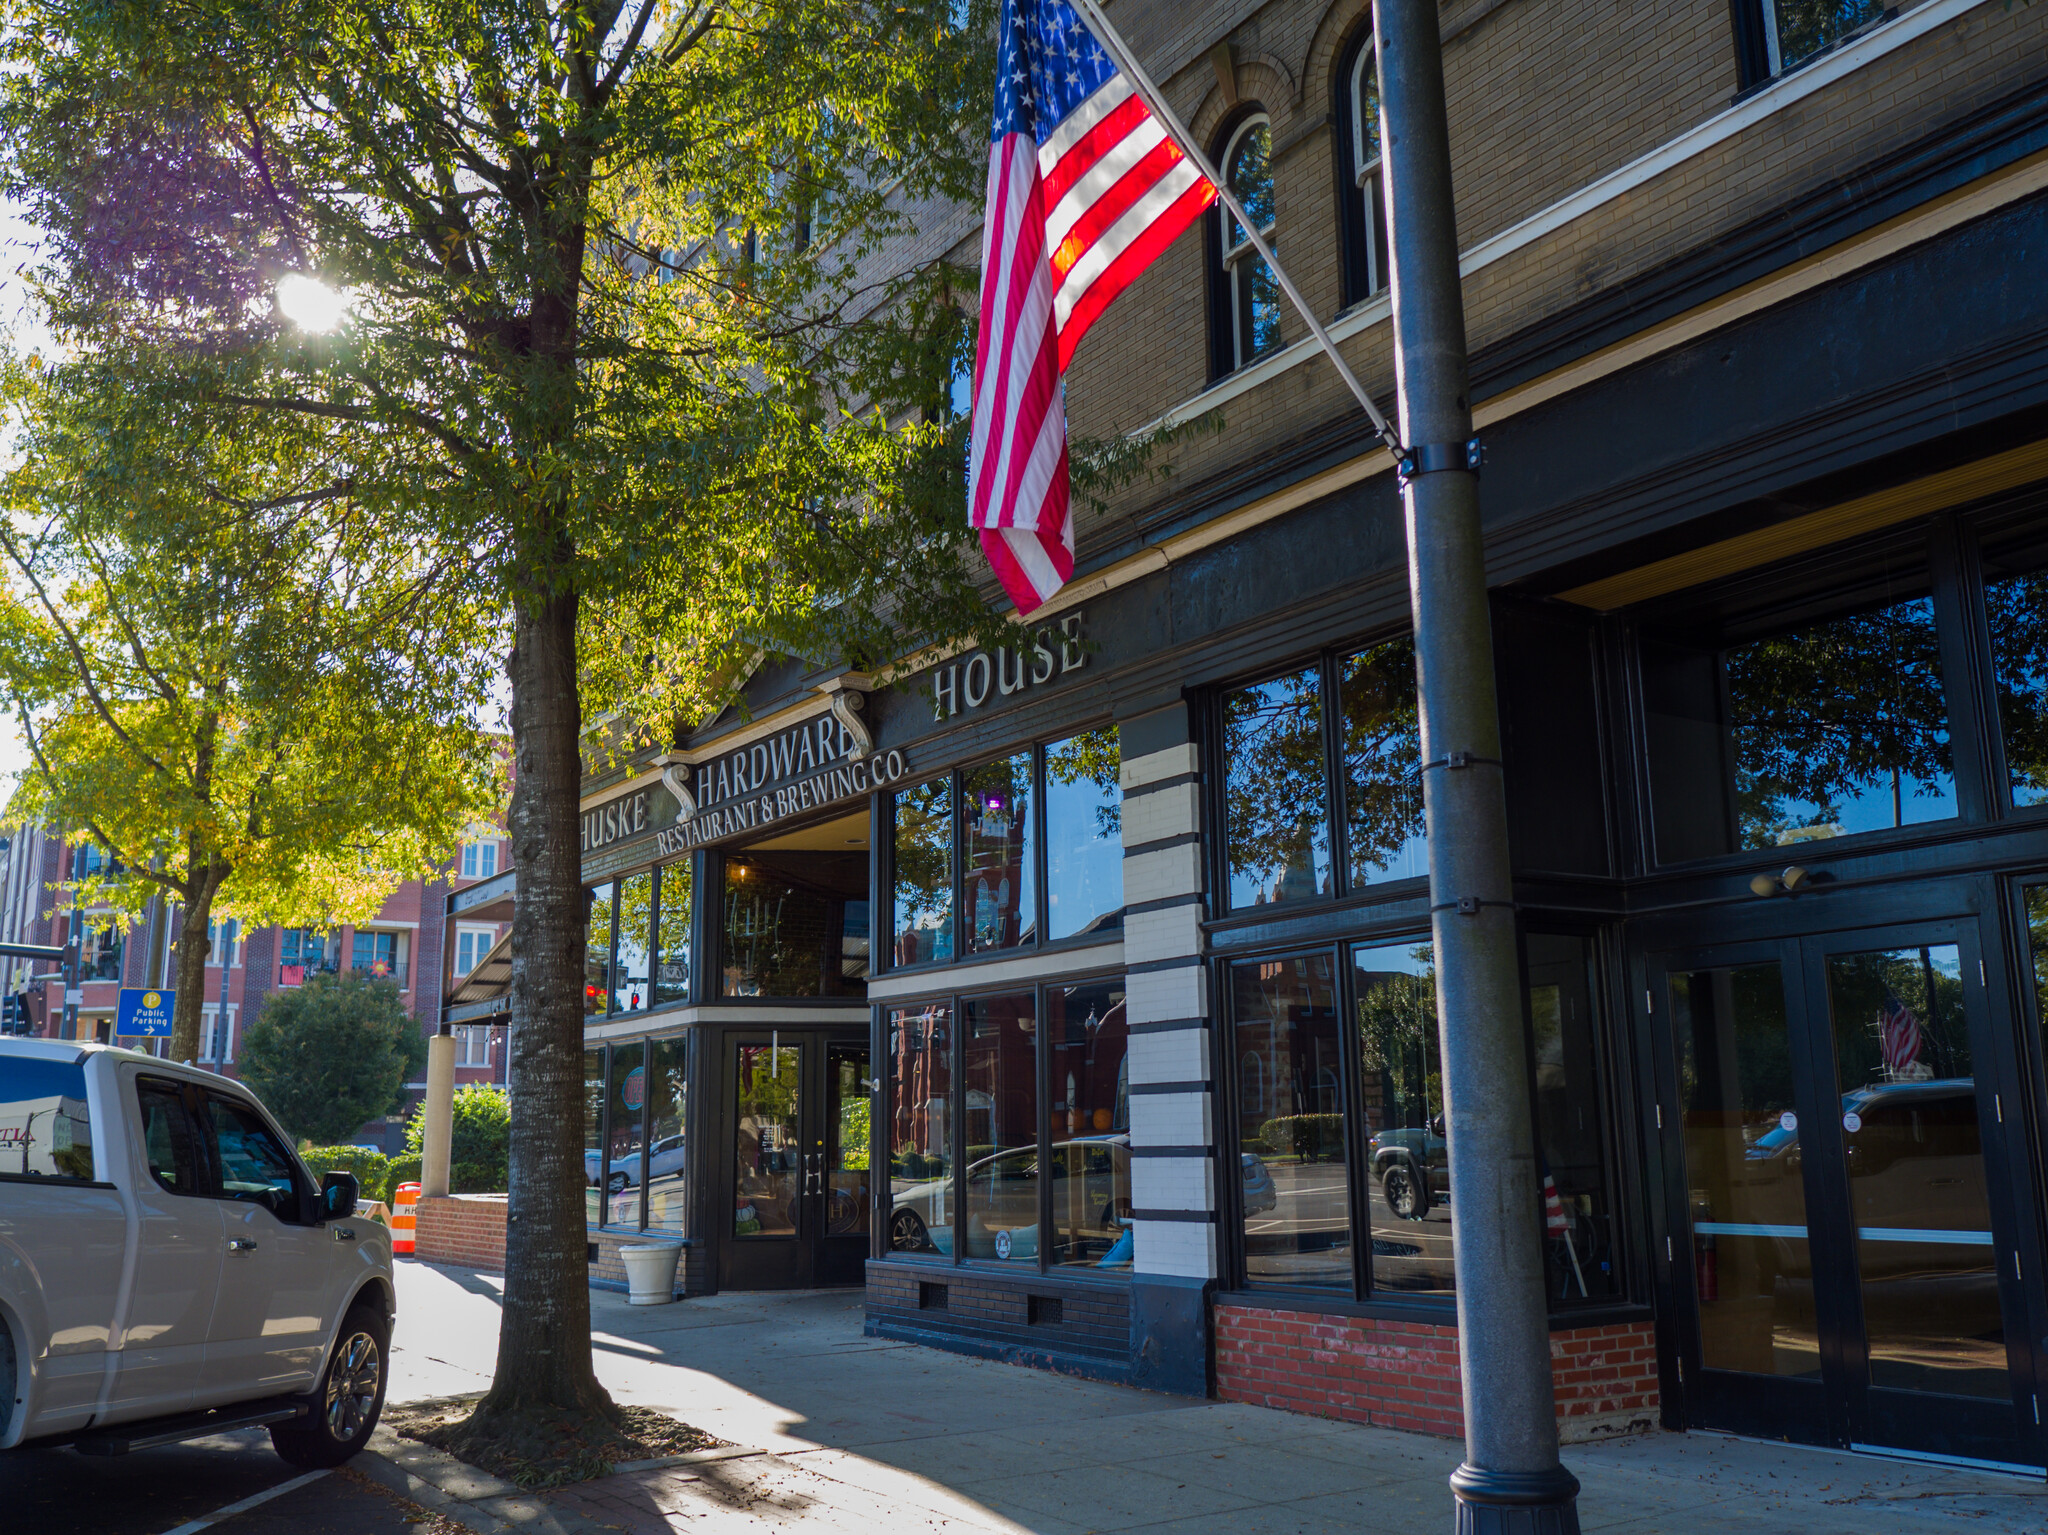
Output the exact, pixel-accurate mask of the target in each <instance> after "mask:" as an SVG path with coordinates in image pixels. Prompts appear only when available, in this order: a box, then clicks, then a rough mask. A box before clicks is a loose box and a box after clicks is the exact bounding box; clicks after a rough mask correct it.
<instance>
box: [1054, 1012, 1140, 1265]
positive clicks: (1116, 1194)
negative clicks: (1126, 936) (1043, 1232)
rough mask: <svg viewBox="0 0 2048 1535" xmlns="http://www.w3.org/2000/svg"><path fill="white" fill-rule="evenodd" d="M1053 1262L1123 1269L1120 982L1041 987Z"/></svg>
mask: <svg viewBox="0 0 2048 1535" xmlns="http://www.w3.org/2000/svg"><path fill="white" fill-rule="evenodd" d="M1045 1031H1046V1033H1045V1052H1046V1061H1047V1071H1046V1081H1047V1082H1048V1084H1049V1085H1050V1092H1051V1095H1052V1099H1051V1103H1050V1105H1049V1119H1050V1122H1051V1141H1050V1144H1049V1146H1048V1148H1047V1161H1048V1164H1049V1166H1048V1171H1047V1174H1046V1177H1047V1181H1048V1187H1049V1189H1050V1191H1051V1200H1052V1230H1051V1234H1050V1241H1051V1244H1052V1252H1051V1261H1052V1262H1053V1263H1055V1264H1063V1265H1070V1266H1072V1265H1080V1266H1086V1267H1089V1268H1097V1269H1121V1270H1126V1271H1127V1270H1129V1268H1130V1266H1131V1258H1132V1254H1133V1251H1134V1241H1133V1233H1132V1230H1131V1083H1130V1071H1129V1066H1128V1064H1127V1062H1126V1059H1125V1057H1126V1054H1127V1053H1128V1050H1129V1046H1130V1038H1131V1028H1130V1019H1129V1017H1128V1015H1127V1014H1126V1012H1125V1009H1124V983H1123V981H1122V980H1121V979H1118V980H1114V981H1084V982H1082V983H1080V984H1079V985H1073V986H1066V985H1052V986H1047V987H1046V988H1045Z"/></svg>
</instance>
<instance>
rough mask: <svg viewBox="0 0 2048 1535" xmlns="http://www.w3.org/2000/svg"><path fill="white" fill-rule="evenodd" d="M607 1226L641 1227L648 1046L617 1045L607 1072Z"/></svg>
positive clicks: (638, 1044) (613, 1049) (639, 1044)
mask: <svg viewBox="0 0 2048 1535" xmlns="http://www.w3.org/2000/svg"><path fill="white" fill-rule="evenodd" d="M606 1076H607V1079H608V1080H609V1083H610V1087H609V1091H608V1096H607V1098H606V1101H605V1110H606V1113H605V1119H606V1126H605V1185H604V1187H605V1222H606V1224H607V1225H614V1226H637V1225H639V1224H640V1190H641V1183H642V1178H641V1173H642V1172H643V1171H644V1169H643V1168H642V1167H641V1155H640V1154H641V1151H642V1150H643V1149H644V1148H645V1146H646V1144H647V1142H646V1124H647V1117H646V1116H647V1046H646V1045H645V1044H642V1043H637V1042H636V1043H634V1044H630V1045H613V1046H612V1047H611V1065H610V1069H609V1070H608V1071H607V1072H606Z"/></svg>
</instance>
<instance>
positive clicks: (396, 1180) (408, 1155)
mask: <svg viewBox="0 0 2048 1535" xmlns="http://www.w3.org/2000/svg"><path fill="white" fill-rule="evenodd" d="M419 1181H420V1159H419V1156H418V1155H417V1153H414V1152H410V1151H408V1152H405V1153H403V1154H402V1155H400V1156H395V1157H393V1158H392V1159H391V1182H390V1189H391V1193H390V1197H391V1198H393V1199H396V1198H397V1197H398V1186H399V1185H400V1184H401V1183H418V1182H419ZM491 1192H493V1193H496V1192H497V1191H496V1190H495V1189H493V1190H492V1191H491Z"/></svg>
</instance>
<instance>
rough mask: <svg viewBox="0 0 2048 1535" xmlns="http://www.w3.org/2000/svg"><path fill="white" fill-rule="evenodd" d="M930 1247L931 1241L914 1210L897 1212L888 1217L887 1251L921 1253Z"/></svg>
mask: <svg viewBox="0 0 2048 1535" xmlns="http://www.w3.org/2000/svg"><path fill="white" fill-rule="evenodd" d="M931 1245H932V1239H931V1238H930V1237H929V1236H928V1235H926V1233H925V1229H924V1222H923V1221H922V1220H920V1219H918V1215H917V1212H916V1211H915V1210H898V1211H897V1212H896V1213H895V1214H894V1215H892V1216H890V1217H889V1251H891V1252H898V1253H921V1252H923V1251H924V1250H925V1249H926V1248H927V1247H930V1246H931Z"/></svg>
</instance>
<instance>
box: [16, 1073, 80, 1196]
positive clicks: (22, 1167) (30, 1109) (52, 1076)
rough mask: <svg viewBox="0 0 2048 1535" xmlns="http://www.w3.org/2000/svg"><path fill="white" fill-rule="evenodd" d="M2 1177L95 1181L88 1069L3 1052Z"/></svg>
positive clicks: (71, 1181)
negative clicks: (86, 1098)
mask: <svg viewBox="0 0 2048 1535" xmlns="http://www.w3.org/2000/svg"><path fill="white" fill-rule="evenodd" d="M0 1177H5V1178H50V1179H56V1180H59V1181H62V1182H66V1183H90V1182H92V1181H93V1160H92V1118H91V1116H90V1114H88V1113H87V1111H86V1103H85V1068H84V1067H82V1066H80V1065H79V1064H78V1063H77V1062H75V1061H47V1060H36V1059H33V1058H30V1057H25V1056H19V1055H0Z"/></svg>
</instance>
